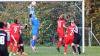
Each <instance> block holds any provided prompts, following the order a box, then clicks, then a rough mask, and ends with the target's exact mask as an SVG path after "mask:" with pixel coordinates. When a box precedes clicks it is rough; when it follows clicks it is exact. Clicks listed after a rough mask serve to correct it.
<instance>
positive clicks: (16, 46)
mask: <svg viewBox="0 0 100 56" xmlns="http://www.w3.org/2000/svg"><path fill="white" fill-rule="evenodd" d="M17 48H18V45H15V46H14V53H16V52H17Z"/></svg>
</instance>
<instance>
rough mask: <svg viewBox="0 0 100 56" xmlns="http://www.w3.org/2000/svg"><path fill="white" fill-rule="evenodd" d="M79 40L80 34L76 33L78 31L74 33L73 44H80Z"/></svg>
mask: <svg viewBox="0 0 100 56" xmlns="http://www.w3.org/2000/svg"><path fill="white" fill-rule="evenodd" d="M80 41H81V35H80V34H78V33H74V41H73V43H74V44H80Z"/></svg>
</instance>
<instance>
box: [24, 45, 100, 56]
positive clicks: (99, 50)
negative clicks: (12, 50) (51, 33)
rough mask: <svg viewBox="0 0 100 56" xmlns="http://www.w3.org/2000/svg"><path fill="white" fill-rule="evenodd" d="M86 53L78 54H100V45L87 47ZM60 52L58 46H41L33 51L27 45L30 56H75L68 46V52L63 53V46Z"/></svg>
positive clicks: (82, 55)
mask: <svg viewBox="0 0 100 56" xmlns="http://www.w3.org/2000/svg"><path fill="white" fill-rule="evenodd" d="M85 50H86V51H85V53H84V54H81V55H76V56H100V46H93V47H86V48H85ZM60 51H61V52H60V53H59V52H57V50H56V47H45V46H39V47H38V49H37V52H36V53H32V50H31V48H30V47H29V46H26V47H25V52H27V53H28V56H73V55H72V51H71V48H70V47H69V48H68V53H67V54H66V55H64V54H63V47H61V49H60Z"/></svg>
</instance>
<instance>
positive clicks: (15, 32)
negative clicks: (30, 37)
mask: <svg viewBox="0 0 100 56" xmlns="http://www.w3.org/2000/svg"><path fill="white" fill-rule="evenodd" d="M19 37H20V25H19V23H18V20H17V19H14V23H12V24H11V25H10V54H9V56H11V54H12V50H13V48H14V55H16V54H17V48H18V42H19Z"/></svg>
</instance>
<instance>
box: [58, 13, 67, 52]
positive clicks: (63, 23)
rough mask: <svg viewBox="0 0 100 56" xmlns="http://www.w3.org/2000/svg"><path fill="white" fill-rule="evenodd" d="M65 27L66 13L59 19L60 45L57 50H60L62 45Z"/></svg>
mask: <svg viewBox="0 0 100 56" xmlns="http://www.w3.org/2000/svg"><path fill="white" fill-rule="evenodd" d="M64 27H65V19H64V14H62V15H60V17H59V19H58V21H57V35H58V47H57V51H58V52H60V49H59V48H60V46H61V42H62V39H63V37H64Z"/></svg>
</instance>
